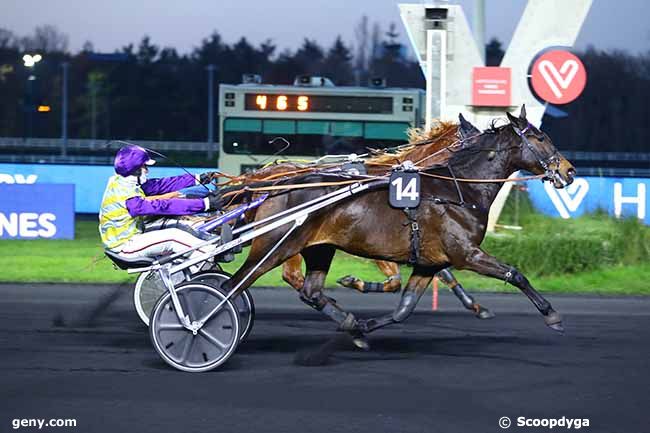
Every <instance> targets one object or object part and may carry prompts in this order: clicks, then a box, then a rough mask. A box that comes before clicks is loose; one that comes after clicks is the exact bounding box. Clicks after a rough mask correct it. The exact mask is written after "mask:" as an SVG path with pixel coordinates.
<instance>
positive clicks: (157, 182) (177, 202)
mask: <svg viewBox="0 0 650 433" xmlns="http://www.w3.org/2000/svg"><path fill="white" fill-rule="evenodd" d="M195 184H196V178H195V177H194V176H192V175H191V174H184V175H182V176H173V177H163V178H159V179H150V180H148V181H146V182H145V183H144V184H142V191H144V193H145V195H147V196H151V195H160V194H166V193H168V192H174V191H178V190H180V189H183V188H186V187H188V186H191V185H195ZM126 209H127V210H128V211H129V214H130V215H131V216H133V217H136V216H145V215H191V214H195V213H198V212H203V211H205V202H204V201H203V200H202V199H184V198H167V199H160V200H146V199H144V198H142V197H131V198H129V199H127V200H126Z"/></svg>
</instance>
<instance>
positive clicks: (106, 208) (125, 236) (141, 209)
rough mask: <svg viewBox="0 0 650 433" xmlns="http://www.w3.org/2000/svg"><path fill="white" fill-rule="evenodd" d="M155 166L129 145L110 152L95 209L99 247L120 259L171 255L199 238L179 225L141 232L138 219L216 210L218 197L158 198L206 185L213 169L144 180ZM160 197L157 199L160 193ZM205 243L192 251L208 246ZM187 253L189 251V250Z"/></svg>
mask: <svg viewBox="0 0 650 433" xmlns="http://www.w3.org/2000/svg"><path fill="white" fill-rule="evenodd" d="M153 164H155V161H154V160H152V159H151V158H150V157H149V154H148V152H147V151H146V150H145V149H144V148H142V147H140V146H135V145H128V146H124V147H122V148H121V149H120V150H119V151H118V152H117V155H116V156H115V162H114V164H113V165H114V167H115V172H116V174H115V175H114V176H111V177H110V178H109V180H108V184H107V185H106V190H105V191H104V197H103V198H102V204H101V209H100V211H99V233H100V235H101V238H102V242H103V244H104V246H105V247H106V248H108V249H110V250H111V251H113V252H116V253H119V254H120V255H121V256H124V257H126V258H138V257H159V256H163V255H168V254H175V253H179V252H182V251H185V250H186V249H188V248H190V247H194V246H197V245H198V244H200V243H202V242H204V241H203V240H202V239H200V238H198V237H196V236H193V235H192V234H191V233H189V232H188V231H185V230H181V229H179V228H167V229H162V230H154V231H148V232H144V221H143V217H145V216H147V217H150V216H163V215H191V214H196V213H200V212H205V211H208V210H218V209H219V208H220V207H221V206H222V202H221V200H220V199H219V198H218V197H215V196H214V195H209V196H208V197H205V198H196V199H184V198H164V194H168V193H170V192H174V191H178V190H180V189H182V188H187V187H189V186H193V185H197V184H208V183H210V181H212V179H215V178H217V177H218V173H217V172H207V173H203V174H201V175H198V176H196V177H195V176H193V175H191V174H184V175H182V176H173V177H164V178H160V179H147V174H148V172H149V168H148V166H150V165H153ZM161 196H162V197H161ZM214 248H215V246H213V245H209V246H205V247H202V248H201V249H199V250H197V251H195V252H194V253H196V254H198V253H205V252H209V251H210V250H212V249H214ZM194 253H193V254H194Z"/></svg>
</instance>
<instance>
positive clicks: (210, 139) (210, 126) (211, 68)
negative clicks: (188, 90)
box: [206, 64, 217, 161]
mask: <svg viewBox="0 0 650 433" xmlns="http://www.w3.org/2000/svg"><path fill="white" fill-rule="evenodd" d="M206 69H207V71H208V161H212V157H213V154H214V149H213V148H214V71H215V69H217V68H216V66H214V65H212V64H210V65H208V66H207V67H206Z"/></svg>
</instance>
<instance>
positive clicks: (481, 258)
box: [454, 247, 564, 332]
mask: <svg viewBox="0 0 650 433" xmlns="http://www.w3.org/2000/svg"><path fill="white" fill-rule="evenodd" d="M454 266H455V267H457V268H460V269H469V270H472V271H474V272H478V273H479V274H482V275H486V276H488V277H493V278H497V279H499V280H502V281H505V282H506V283H510V284H512V285H514V286H515V287H517V288H518V289H519V290H521V291H522V292H523V293H524V294H525V295H526V296H528V299H530V300H531V302H532V303H533V305H535V307H536V308H537V310H538V311H539V312H540V313H542V315H543V316H544V323H546V325H547V326H548V327H549V328H551V329H553V330H555V331H558V332H564V328H563V327H562V317H561V316H560V314H559V313H558V312H556V311H555V310H554V309H553V307H552V306H551V304H550V302H548V301H547V300H546V299H545V298H544V297H543V296H542V295H541V294H540V293H539V292H538V291H537V290H535V289H534V288H533V286H532V285H531V284H530V282H528V279H527V278H526V277H525V276H524V275H523V274H522V273H521V272H519V271H518V270H517V269H515V268H514V267H512V266H509V265H506V264H505V263H501V262H499V261H498V260H497V259H496V258H494V257H492V256H491V255H489V254H487V253H486V252H484V251H483V250H481V249H480V248H478V247H476V248H474V249H472V250H470V251H468V253H467V254H466V255H465V257H464V259H463V261H462V263H458V264H456V263H454Z"/></svg>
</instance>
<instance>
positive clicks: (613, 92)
mask: <svg viewBox="0 0 650 433" xmlns="http://www.w3.org/2000/svg"><path fill="white" fill-rule="evenodd" d="M400 40H401V39H400V37H399V34H398V31H397V26H396V25H394V24H391V25H390V26H389V27H388V28H387V29H382V28H381V26H380V25H378V24H376V23H374V24H373V23H371V22H370V20H369V19H368V18H367V17H362V18H361V19H360V20H359V22H358V24H357V25H356V28H355V38H354V42H353V43H346V42H345V41H343V39H342V38H341V37H340V36H339V37H337V38H336V39H335V41H334V43H333V44H331V46H328V47H324V46H323V45H321V44H320V43H318V42H317V41H316V40H314V39H310V38H304V39H303V40H302V44H301V45H300V46H299V48H297V49H296V50H288V49H284V50H280V49H279V48H278V47H277V46H276V45H275V44H274V43H273V41H272V40H270V39H269V40H266V41H264V42H262V43H260V44H257V45H255V44H252V43H251V42H249V41H248V40H247V39H246V38H245V37H242V38H241V39H239V40H238V41H237V42H234V43H227V42H226V41H224V39H223V38H222V36H221V35H220V34H219V33H218V32H216V31H215V32H213V33H212V34H210V35H209V36H208V37H206V38H204V39H203V40H202V41H200V43H199V44H198V45H197V46H196V47H195V48H194V49H193V50H192V51H191V52H189V53H179V52H178V51H177V50H176V49H175V48H173V47H164V46H160V45H158V44H156V43H155V41H152V40H151V38H149V37H148V36H145V37H143V38H142V39H141V40H140V41H139V42H138V43H136V44H129V45H127V46H124V47H122V48H120V49H118V50H116V51H115V52H114V53H111V55H98V54H97V53H95V50H94V49H93V46H92V43H91V42H86V43H85V44H84V46H83V48H82V49H81V51H79V52H77V53H71V52H70V51H69V50H68V38H67V36H66V35H65V34H64V33H62V32H61V31H59V30H58V29H56V28H55V27H53V26H41V27H38V28H36V29H35V31H34V33H33V34H32V35H28V36H22V37H21V36H18V35H14V34H13V33H12V32H10V31H8V30H6V29H2V28H0V136H10V137H21V136H23V137H60V136H61V116H60V110H61V100H62V95H61V91H62V67H61V65H62V64H63V63H67V64H69V68H68V71H69V72H68V73H69V75H68V95H69V99H68V100H69V102H68V107H69V108H68V110H69V117H68V118H69V126H68V135H69V137H71V138H93V137H94V138H100V139H103V138H120V139H142V140H145V139H146V140H169V141H174V140H179V141H180V140H188V141H204V140H206V131H207V118H206V117H207V115H206V113H207V109H206V104H207V92H208V89H207V86H208V80H207V71H206V68H207V66H208V65H215V66H216V71H215V75H214V83H215V97H216V96H217V93H218V92H217V91H216V87H218V84H220V83H239V82H241V77H242V75H243V74H246V73H255V74H259V75H261V76H262V77H263V82H265V83H272V84H290V83H292V82H293V80H294V78H295V77H296V76H297V75H300V74H315V75H322V76H326V77H329V78H331V79H332V80H333V81H334V83H335V84H337V85H342V86H346V85H362V86H365V85H367V83H368V80H369V79H370V78H372V77H384V78H386V80H387V83H388V85H389V86H396V87H419V88H424V79H423V76H422V73H421V71H420V67H419V65H418V64H417V62H416V61H415V60H414V59H413V58H411V57H410V56H409V55H408V50H407V47H406V46H404V44H402V43H401V42H400ZM36 52H38V53H40V54H41V55H42V56H43V58H42V60H41V61H40V62H38V63H36V65H35V66H34V68H27V67H25V66H24V65H23V60H22V56H23V55H24V54H25V53H36ZM577 54H578V56H579V57H580V58H581V59H582V61H583V62H584V63H585V66H586V68H587V71H588V80H587V86H586V88H585V92H584V94H583V95H582V96H581V97H580V98H578V99H577V100H576V101H575V102H572V103H571V104H568V105H566V106H563V107H561V109H562V110H564V111H566V112H567V113H568V116H567V117H566V118H561V119H554V118H549V117H547V118H545V119H544V129H545V130H547V131H548V132H549V133H550V135H551V137H553V139H554V141H555V142H556V144H557V145H558V147H559V148H560V149H571V150H591V151H630V152H632V151H644V152H648V151H649V150H648V148H647V145H646V143H647V142H648V139H650V127H649V126H648V119H650V113H649V110H650V109H649V108H648V104H647V101H648V100H649V99H650V51H648V52H647V53H646V54H641V55H631V54H628V53H626V52H624V51H614V52H605V51H600V50H597V49H595V48H589V49H587V50H586V51H584V52H579V53H577ZM502 57H503V48H502V45H501V43H500V42H499V41H498V40H496V39H493V40H491V41H490V42H489V43H488V44H487V45H486V60H487V64H488V65H498V64H499V62H500V61H501V58H502ZM468 73H470V72H469V71H468ZM30 78H31V79H30ZM215 104H218V101H215ZM39 105H47V106H50V107H51V111H49V112H38V111H36V109H37V107H38V106H39ZM215 107H216V106H215ZM215 111H216V110H215Z"/></svg>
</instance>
